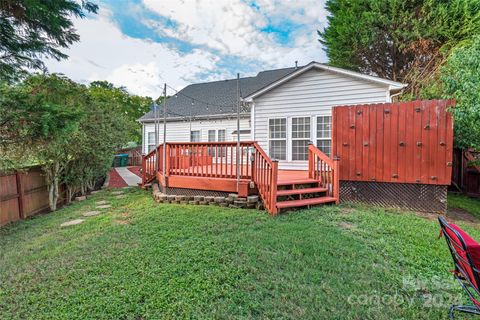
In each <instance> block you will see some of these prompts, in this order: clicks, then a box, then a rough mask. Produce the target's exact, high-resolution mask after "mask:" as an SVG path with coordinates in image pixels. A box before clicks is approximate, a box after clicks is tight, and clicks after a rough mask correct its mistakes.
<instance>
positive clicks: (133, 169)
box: [127, 167, 142, 178]
mask: <svg viewBox="0 0 480 320" xmlns="http://www.w3.org/2000/svg"><path fill="white" fill-rule="evenodd" d="M127 169H128V170H130V171H131V172H132V173H134V174H136V175H137V176H139V177H140V178H141V177H142V174H141V173H140V167H128V168H127Z"/></svg>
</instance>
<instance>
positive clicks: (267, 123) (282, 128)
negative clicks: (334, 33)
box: [139, 62, 406, 170]
mask: <svg viewBox="0 0 480 320" xmlns="http://www.w3.org/2000/svg"><path fill="white" fill-rule="evenodd" d="M405 86H406V85H405V84H402V83H399V82H395V81H391V80H387V79H382V78H378V77H374V76H369V75H364V74H361V73H357V72H352V71H349V70H345V69H340V68H335V67H330V66H327V65H325V64H321V63H318V62H311V63H309V64H307V65H305V66H303V67H292V68H284V69H276V70H267V71H262V72H259V73H258V74H257V75H256V76H255V77H246V78H241V79H240V80H239V87H240V92H241V94H240V96H241V100H242V108H241V112H240V136H241V140H242V141H257V142H258V145H259V146H260V147H261V148H262V149H263V150H265V152H266V153H267V155H268V156H269V157H270V158H272V159H276V160H278V161H279V168H280V169H284V170H285V169H288V170H306V169H307V168H308V161H307V160H308V155H307V152H308V144H309V142H313V143H314V145H316V146H317V147H318V148H319V149H320V150H322V151H323V152H324V153H325V154H326V155H328V156H330V155H331V126H332V123H331V119H332V117H331V112H332V107H333V106H338V105H354V104H370V103H388V102H391V101H392V97H393V96H394V95H396V94H398V93H399V92H401V90H402V89H403V88H404V87H405ZM237 101H238V100H237V80H236V79H232V80H224V81H214V82H207V83H198V84H192V85H189V86H187V87H185V88H184V89H182V90H181V91H179V92H178V93H177V94H176V95H174V96H171V97H170V98H169V99H167V103H166V105H167V134H166V141H167V142H214V141H235V140H236V139H237ZM157 115H158V116H157V118H160V129H159V130H158V135H159V140H158V141H159V142H160V143H162V142H163V124H162V121H163V111H162V108H160V110H159V112H158V114H157ZM139 122H140V123H141V124H142V126H143V146H142V148H143V152H144V153H148V152H149V151H150V150H153V149H154V148H155V123H154V122H155V112H154V110H152V111H150V112H148V113H146V114H145V115H144V116H142V117H141V118H140V119H139Z"/></svg>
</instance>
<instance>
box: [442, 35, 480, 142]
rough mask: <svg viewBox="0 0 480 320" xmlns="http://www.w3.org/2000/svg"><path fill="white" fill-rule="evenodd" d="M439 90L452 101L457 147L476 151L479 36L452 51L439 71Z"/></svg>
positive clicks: (479, 96)
mask: <svg viewBox="0 0 480 320" xmlns="http://www.w3.org/2000/svg"><path fill="white" fill-rule="evenodd" d="M439 88H440V92H443V97H444V98H455V99H456V106H455V107H454V108H452V110H451V111H452V113H453V116H454V119H455V122H454V125H455V130H454V132H455V143H456V145H457V147H460V148H474V149H476V150H480V36H477V37H476V38H475V39H474V40H473V41H472V42H471V43H469V44H464V45H461V46H459V47H457V48H455V49H454V50H453V52H452V54H451V55H450V56H449V58H448V60H447V62H446V63H445V65H444V66H443V67H442V68H441V70H440V84H439ZM437 90H438V87H437Z"/></svg>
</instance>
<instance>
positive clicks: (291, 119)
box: [287, 115, 317, 163]
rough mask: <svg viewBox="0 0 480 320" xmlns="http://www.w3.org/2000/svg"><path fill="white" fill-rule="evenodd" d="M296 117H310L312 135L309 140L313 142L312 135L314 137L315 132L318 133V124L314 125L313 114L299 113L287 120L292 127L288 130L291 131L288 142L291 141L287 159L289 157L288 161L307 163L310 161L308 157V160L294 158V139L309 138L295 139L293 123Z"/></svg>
mask: <svg viewBox="0 0 480 320" xmlns="http://www.w3.org/2000/svg"><path fill="white" fill-rule="evenodd" d="M295 118H310V137H309V138H308V140H309V142H312V137H314V134H315V133H316V128H317V127H316V126H315V127H314V126H313V125H312V122H313V120H314V119H313V118H314V117H312V116H311V115H298V116H294V117H290V118H289V121H287V122H289V123H288V125H289V128H290V130H288V131H289V132H290V133H289V135H288V142H289V143H288V148H287V149H288V151H287V152H288V157H287V159H288V161H290V162H294V163H306V162H308V159H307V160H293V147H292V145H293V141H294V140H307V139H306V138H302V139H301V138H295V139H294V138H293V129H292V124H293V119H295ZM314 131H315V132H314Z"/></svg>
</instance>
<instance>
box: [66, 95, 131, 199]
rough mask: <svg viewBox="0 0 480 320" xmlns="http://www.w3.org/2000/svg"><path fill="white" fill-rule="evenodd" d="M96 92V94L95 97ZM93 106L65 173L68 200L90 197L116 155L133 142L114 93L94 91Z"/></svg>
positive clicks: (127, 120)
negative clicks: (76, 194)
mask: <svg viewBox="0 0 480 320" xmlns="http://www.w3.org/2000/svg"><path fill="white" fill-rule="evenodd" d="M92 91H95V92H94V94H92ZM88 94H89V102H88V105H85V108H84V109H85V110H84V113H85V117H83V118H82V121H81V123H80V125H79V130H78V131H77V132H76V134H75V135H74V136H73V137H72V143H71V144H70V145H69V151H68V153H69V154H71V156H72V161H71V162H69V165H68V166H67V169H66V172H65V177H64V179H65V182H66V185H67V191H68V193H67V200H68V201H69V200H70V199H71V198H72V196H73V195H74V194H75V193H77V192H78V193H80V194H83V195H84V194H86V193H87V192H88V191H89V190H92V189H93V187H94V186H95V182H96V181H98V179H99V178H102V177H104V176H105V175H106V173H107V172H108V171H109V169H110V167H111V165H112V160H113V154H114V152H115V151H116V150H118V149H119V148H121V147H122V146H124V145H125V144H126V143H127V142H128V141H129V139H130V132H129V130H128V128H130V126H132V122H131V120H130V118H129V117H128V116H127V115H126V114H125V113H122V112H118V110H117V109H116V108H115V107H112V106H115V103H116V100H115V99H113V100H112V96H111V91H110V90H105V91H101V92H99V91H98V90H94V88H92V87H90V88H89V91H88Z"/></svg>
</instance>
